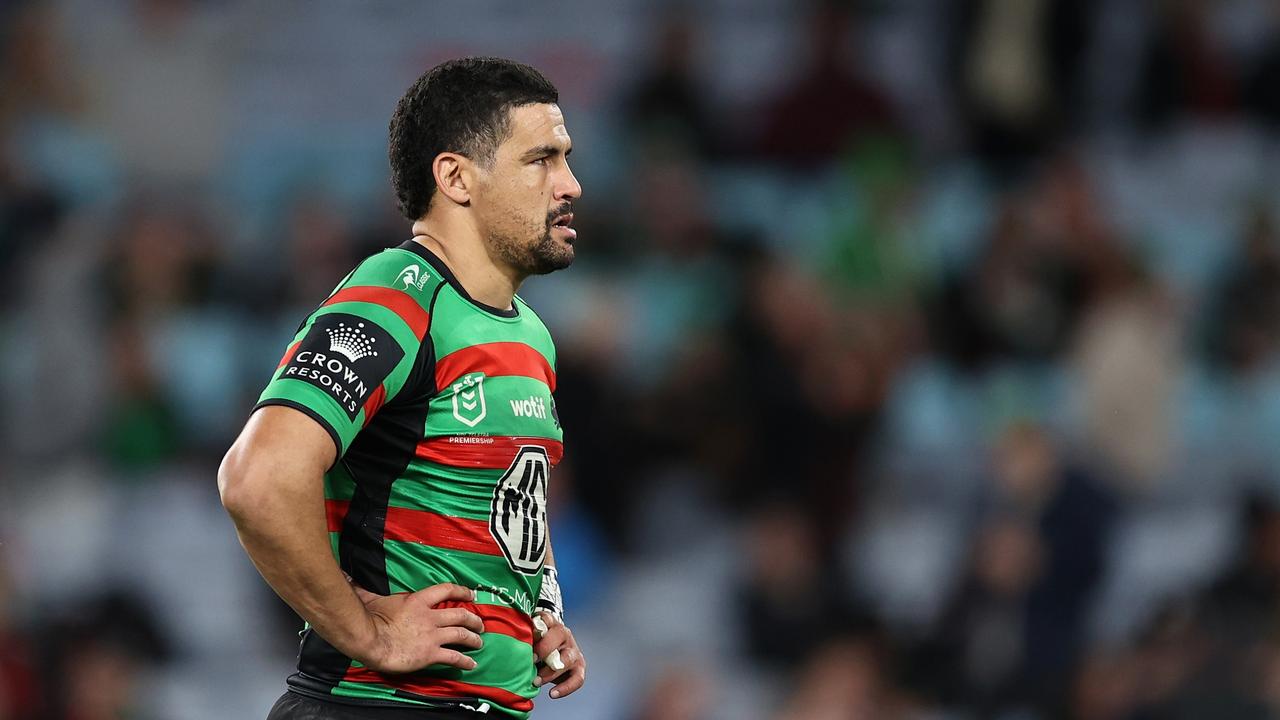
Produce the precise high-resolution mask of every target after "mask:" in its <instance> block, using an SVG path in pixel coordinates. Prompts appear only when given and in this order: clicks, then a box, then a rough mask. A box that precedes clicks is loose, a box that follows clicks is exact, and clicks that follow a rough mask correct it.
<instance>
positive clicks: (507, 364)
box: [257, 240, 562, 718]
mask: <svg viewBox="0 0 1280 720" xmlns="http://www.w3.org/2000/svg"><path fill="white" fill-rule="evenodd" d="M555 367H556V355H555V347H554V345H553V344H552V342H551V335H550V333H548V332H547V328H546V326H545V325H543V324H542V321H541V320H540V319H539V318H538V316H537V315H536V314H535V313H534V312H533V311H532V310H531V309H530V308H529V306H528V305H526V304H525V303H524V301H523V300H521V299H520V298H519V297H517V298H516V299H515V300H514V301H513V304H512V308H511V309H510V310H499V309H496V308H493V307H489V306H486V305H484V304H482V303H480V302H477V301H475V300H473V299H472V298H471V297H470V296H469V295H467V292H466V290H464V289H463V288H462V286H461V285H459V284H458V282H457V280H456V279H455V278H454V277H453V275H452V274H451V273H450V272H449V269H448V268H447V267H446V266H445V264H444V263H443V262H441V261H440V259H439V258H437V257H436V256H434V255H433V254H432V253H431V252H430V251H428V250H427V249H426V248H424V247H423V246H422V245H420V244H418V243H416V242H414V241H412V240H410V241H408V242H405V243H404V244H402V245H400V246H399V247H397V248H390V249H388V250H384V251H382V252H381V253H378V254H376V255H373V256H371V257H369V258H367V259H366V260H365V261H364V262H362V263H361V264H360V265H359V266H357V267H356V269H355V270H353V271H352V272H351V274H350V275H348V276H347V278H346V279H345V280H343V282H342V283H341V284H340V285H339V286H338V287H337V288H336V289H335V290H334V292H333V294H332V295H330V296H329V298H328V299H327V300H325V301H324V303H323V304H322V305H321V306H320V307H319V308H318V309H317V310H316V311H315V312H313V313H312V314H311V316H310V317H308V318H307V319H306V321H305V322H304V323H303V324H302V325H301V326H300V327H299V329H298V332H297V335H296V337H295V338H294V340H293V342H292V343H291V344H290V345H289V347H288V349H287V350H286V351H285V354H284V358H283V359H282V360H281V361H280V365H279V367H278V368H277V369H276V373H275V375H274V377H273V378H272V380H271V382H270V384H268V385H267V388H266V390H264V391H263V393H262V397H261V398H260V399H259V401H258V405H257V407H262V406H264V405H285V406H288V407H292V408H295V409H297V410H299V411H301V412H303V413H306V414H307V415H309V416H310V417H312V418H313V419H314V420H315V421H316V422H318V423H319V424H320V425H321V426H323V427H324V428H325V429H326V430H327V431H328V432H329V434H330V435H331V436H332V437H333V442H334V444H335V445H336V446H337V448H338V460H337V462H336V463H335V464H334V466H333V468H331V469H330V470H329V472H328V473H327V474H326V475H325V479H324V489H325V506H326V510H327V514H328V523H329V539H330V543H331V546H332V550H333V554H334V557H336V558H337V560H338V563H339V565H341V567H342V569H343V570H344V571H346V572H347V573H348V574H349V575H351V577H352V578H353V579H354V580H355V582H357V583H358V584H359V585H361V586H362V587H365V588H367V589H369V590H371V591H373V592H377V593H381V594H384V595H386V594H390V593H398V592H410V591H415V590H421V589H423V588H425V587H428V586H430V585H435V584H437V583H442V582H453V583H458V584H460V585H465V586H467V587H470V588H474V589H475V590H476V596H477V597H476V602H475V603H467V604H463V606H464V607H467V608H468V609H470V610H472V611H474V612H475V613H476V614H478V615H479V616H480V617H481V618H482V619H483V620H484V624H485V632H484V635H483V638H484V647H483V648H481V649H480V650H475V651H471V652H468V653H467V654H468V655H470V656H471V657H472V658H474V659H475V661H476V663H477V666H476V668H475V669H474V670H470V671H463V670H459V669H457V668H452V667H447V666H443V665H438V666H431V667H428V668H426V669H425V670H423V671H422V672H418V673H413V674H409V675H390V674H382V673H378V672H375V671H373V670H370V669H369V668H366V667H364V666H362V665H361V664H360V663H359V662H356V661H353V660H351V659H350V658H348V657H345V656H344V655H343V654H342V653H340V652H339V651H338V650H336V649H335V648H334V647H333V646H331V645H330V644H329V643H327V642H325V640H324V638H321V637H320V636H319V635H317V634H316V633H315V632H314V631H312V630H311V629H310V628H307V629H306V630H304V632H303V636H302V647H301V651H300V653H299V659H298V671H297V672H296V673H295V674H294V675H292V676H291V677H290V678H289V685H290V687H291V688H293V689H294V690H295V691H297V692H301V693H303V694H308V695H312V696H319V697H327V698H330V699H334V700H338V701H341V702H351V703H356V704H374V705H378V704H388V703H394V704H399V705H404V704H409V705H425V706H441V705H446V704H448V705H454V704H457V703H460V702H461V703H465V704H467V705H470V706H472V707H477V708H479V707H480V705H481V704H484V703H488V704H489V705H490V706H491V707H492V708H493V709H494V711H495V713H497V714H504V715H506V716H509V717H519V718H523V717H526V716H527V715H528V713H529V711H530V710H531V709H532V708H533V697H534V696H535V695H536V694H537V689H536V688H535V687H534V686H533V679H534V676H535V670H534V666H533V662H532V657H533V654H532V650H531V644H532V642H533V624H532V619H531V615H532V613H533V610H534V604H535V602H536V601H537V598H538V591H539V589H540V588H541V585H542V574H543V561H544V559H545V557H546V553H547V547H548V539H547V521H546V507H547V505H546V500H547V482H548V477H549V473H550V470H551V468H552V467H554V466H555V465H556V463H557V462H559V460H560V456H561V453H562V445H561V438H562V435H561V431H560V423H559V420H558V418H557V415H556V411H555V404H554V401H553V398H552V393H553V392H554V391H555V387H556V375H555Z"/></svg>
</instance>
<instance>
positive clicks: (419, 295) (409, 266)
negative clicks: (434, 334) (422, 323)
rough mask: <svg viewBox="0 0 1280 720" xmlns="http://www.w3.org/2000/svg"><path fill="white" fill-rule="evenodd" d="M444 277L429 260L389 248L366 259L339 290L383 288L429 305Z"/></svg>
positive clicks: (420, 303) (400, 249) (399, 249)
mask: <svg viewBox="0 0 1280 720" xmlns="http://www.w3.org/2000/svg"><path fill="white" fill-rule="evenodd" d="M444 282H445V281H444V278H442V277H441V276H440V273H439V272H438V271H436V270H435V269H434V268H432V267H431V265H430V264H429V263H427V261H426V260H424V259H422V258H421V257H419V256H417V255H415V254H414V253H412V252H409V251H407V250H404V249H402V248H398V247H393V248H387V249H386V250H383V251H381V252H377V253H374V254H373V255H370V256H369V257H367V258H365V259H364V260H363V261H362V262H361V263H360V264H359V265H357V266H356V268H355V269H354V270H352V271H351V274H350V275H348V276H347V279H346V280H345V281H343V283H342V285H341V286H340V287H339V289H345V288H352V287H368V288H381V289H386V290H394V291H397V294H400V293H403V294H404V295H408V296H409V297H411V298H413V299H414V300H416V301H417V302H418V304H419V305H421V306H422V307H424V308H426V307H428V306H429V305H430V304H431V297H432V295H434V294H435V291H436V289H437V288H439V287H440V286H441V285H442V284H444Z"/></svg>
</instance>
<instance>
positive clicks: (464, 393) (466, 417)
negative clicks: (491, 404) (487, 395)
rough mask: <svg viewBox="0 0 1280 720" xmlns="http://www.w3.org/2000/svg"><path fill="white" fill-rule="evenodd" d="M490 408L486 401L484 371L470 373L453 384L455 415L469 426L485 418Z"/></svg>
mask: <svg viewBox="0 0 1280 720" xmlns="http://www.w3.org/2000/svg"><path fill="white" fill-rule="evenodd" d="M487 412H488V408H487V407H486V406H485V401H484V373H481V372H477V373H470V374H468V375H464V376H463V377H460V378H458V381H457V382H455V383H454V384H453V416H454V417H455V418H457V419H458V422H461V423H462V424H463V425H466V426H467V427H475V426H476V425H478V424H479V423H480V421H481V420H483V419H484V416H485V414H486V413H487Z"/></svg>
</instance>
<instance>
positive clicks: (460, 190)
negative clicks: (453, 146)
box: [431, 152, 475, 205]
mask: <svg viewBox="0 0 1280 720" xmlns="http://www.w3.org/2000/svg"><path fill="white" fill-rule="evenodd" d="M474 169H475V165H474V164H473V163H472V162H471V160H470V158H467V157H466V156H463V155H459V154H457V153H451V152H443V153H440V154H439V155H437V156H436V159H435V160H433V161H432V162H431V174H432V175H434V176H435V178H436V188H437V189H439V190H440V193H441V194H442V195H444V196H445V197H447V198H449V199H450V200H452V201H453V202H455V203H457V204H459V205H467V204H470V202H471V189H470V187H469V185H470V183H471V182H472V181H473V178H474V177H475V175H474V172H473V171H474Z"/></svg>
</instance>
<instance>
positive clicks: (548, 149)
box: [524, 144, 573, 159]
mask: <svg viewBox="0 0 1280 720" xmlns="http://www.w3.org/2000/svg"><path fill="white" fill-rule="evenodd" d="M558 152H560V146H559V145H549V144H548V145H539V146H537V147H534V148H529V149H528V150H526V151H525V153H524V158H525V159H533V158H538V157H546V156H548V155H555V154H556V153H558ZM572 152H573V145H570V146H569V148H568V149H567V150H565V151H564V156H565V157H569V153H572Z"/></svg>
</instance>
